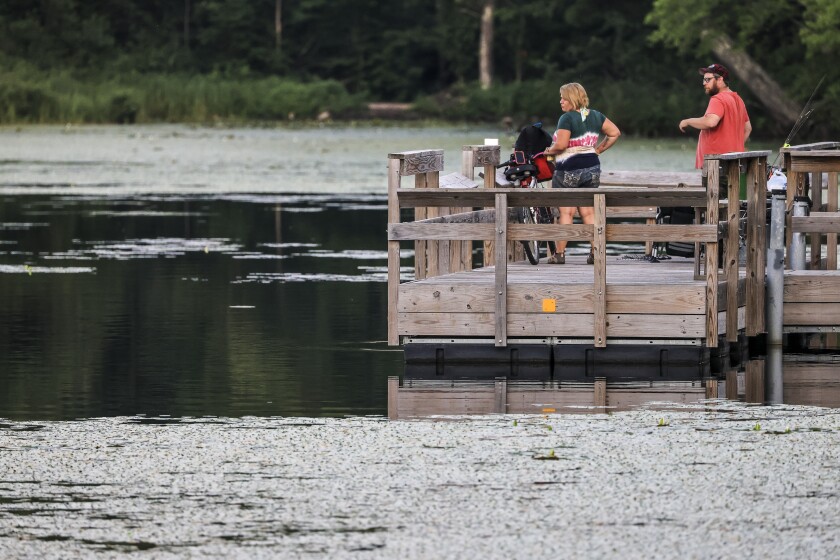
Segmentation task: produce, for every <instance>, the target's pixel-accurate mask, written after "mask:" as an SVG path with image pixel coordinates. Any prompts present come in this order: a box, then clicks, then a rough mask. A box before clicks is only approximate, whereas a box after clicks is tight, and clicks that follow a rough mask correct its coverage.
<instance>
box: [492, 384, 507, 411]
mask: <svg viewBox="0 0 840 560" xmlns="http://www.w3.org/2000/svg"><path fill="white" fill-rule="evenodd" d="M495 397H496V398H495V402H496V412H498V413H499V414H506V413H507V378H505V377H497V378H496V384H495Z"/></svg>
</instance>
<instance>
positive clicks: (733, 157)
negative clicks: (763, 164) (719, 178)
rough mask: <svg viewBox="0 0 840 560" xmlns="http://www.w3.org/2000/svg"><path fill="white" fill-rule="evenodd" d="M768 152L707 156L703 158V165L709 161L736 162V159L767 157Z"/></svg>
mask: <svg viewBox="0 0 840 560" xmlns="http://www.w3.org/2000/svg"><path fill="white" fill-rule="evenodd" d="M769 156H770V151H769V150H758V151H754V152H729V153H726V154H707V155H705V156H703V160H704V165H705V162H709V161H727V160H738V159H750V158H759V157H764V158H766V157H769Z"/></svg>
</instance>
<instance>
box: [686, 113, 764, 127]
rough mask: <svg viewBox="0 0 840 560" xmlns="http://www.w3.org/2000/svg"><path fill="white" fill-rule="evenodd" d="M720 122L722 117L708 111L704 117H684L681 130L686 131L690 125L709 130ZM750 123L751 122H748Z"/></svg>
mask: <svg viewBox="0 0 840 560" xmlns="http://www.w3.org/2000/svg"><path fill="white" fill-rule="evenodd" d="M719 122H720V117H719V116H717V115H715V114H714V113H706V114H705V115H703V116H702V117H695V118H693V119H683V120H681V121H680V130H681V131H682V132H685V129H686V128H688V127H689V126H690V127H692V128H696V129H697V130H708V129H710V128H714V127H716V126H717V125H718V123H719ZM747 124H749V123H747Z"/></svg>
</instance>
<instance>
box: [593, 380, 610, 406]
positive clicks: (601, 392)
mask: <svg viewBox="0 0 840 560" xmlns="http://www.w3.org/2000/svg"><path fill="white" fill-rule="evenodd" d="M592 406H594V407H595V408H596V409H598V411H599V412H606V409H607V380H606V378H604V377H596V378H595V383H593V384H592Z"/></svg>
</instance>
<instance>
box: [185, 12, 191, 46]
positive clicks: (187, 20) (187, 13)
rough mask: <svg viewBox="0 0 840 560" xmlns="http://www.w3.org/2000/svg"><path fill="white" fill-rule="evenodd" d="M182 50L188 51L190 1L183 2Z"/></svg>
mask: <svg viewBox="0 0 840 560" xmlns="http://www.w3.org/2000/svg"><path fill="white" fill-rule="evenodd" d="M184 48H185V49H187V50H190V0H184Z"/></svg>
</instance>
